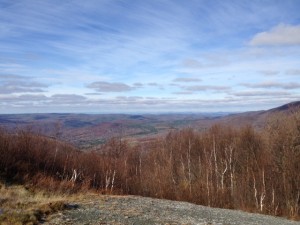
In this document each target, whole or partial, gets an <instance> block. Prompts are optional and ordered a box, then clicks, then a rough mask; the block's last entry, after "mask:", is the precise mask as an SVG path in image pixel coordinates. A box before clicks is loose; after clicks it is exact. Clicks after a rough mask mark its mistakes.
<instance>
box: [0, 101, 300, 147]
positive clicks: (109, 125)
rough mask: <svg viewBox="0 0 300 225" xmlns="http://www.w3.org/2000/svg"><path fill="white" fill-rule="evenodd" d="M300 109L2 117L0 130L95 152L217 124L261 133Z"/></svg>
mask: <svg viewBox="0 0 300 225" xmlns="http://www.w3.org/2000/svg"><path fill="white" fill-rule="evenodd" d="M299 109H300V101H297V102H291V103H288V104H286V105H282V106H280V107H277V108H273V109H269V110H262V111H253V112H244V113H236V114H228V113H198V114H197V113H177V114H176V113H169V114H133V115H127V114H98V115H97V114H69V113H66V114H62V113H45V114H16V115H1V114H0V127H1V126H2V127H5V128H8V129H10V130H11V131H14V130H15V129H23V128H28V129H31V130H33V131H36V132H39V133H41V134H43V135H46V136H50V137H55V138H60V139H61V140H64V141H67V142H70V143H72V144H74V145H76V146H77V147H79V148H91V147H94V146H97V145H99V144H103V143H104V142H106V141H107V140H108V139H110V138H112V137H122V138H126V139H129V140H131V141H144V140H146V141H147V140H149V139H150V138H153V137H156V136H158V135H164V134H166V133H167V132H169V131H171V130H176V129H182V128H185V127H190V128H194V129H196V130H199V131H203V130H206V129H208V128H210V127H211V126H212V125H213V124H216V123H223V124H226V125H230V126H235V127H241V126H245V125H247V124H250V125H253V126H254V127H255V128H258V129H260V128H263V127H264V126H265V124H266V121H267V120H268V118H269V117H270V116H272V115H275V114H276V113H281V114H282V113H283V114H285V113H291V112H295V111H297V110H299Z"/></svg>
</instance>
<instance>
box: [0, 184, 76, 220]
mask: <svg viewBox="0 0 300 225" xmlns="http://www.w3.org/2000/svg"><path fill="white" fill-rule="evenodd" d="M72 199H73V196H71V195H65V196H64V195H61V194H59V195H58V194H50V193H46V192H43V191H37V190H32V189H30V188H26V187H24V186H21V185H11V186H5V185H4V184H3V183H1V182H0V224H3V225H8V224H39V222H40V221H41V220H43V219H44V218H46V216H48V215H50V214H53V213H55V212H58V211H61V210H64V209H66V208H67V206H68V204H67V203H68V202H70V201H72Z"/></svg>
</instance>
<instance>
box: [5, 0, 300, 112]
mask: <svg viewBox="0 0 300 225" xmlns="http://www.w3.org/2000/svg"><path fill="white" fill-rule="evenodd" d="M299 12H300V1H299V0H284V1H283V0H252V1H249V0H188V1H182V0H86V1H82V0H64V1H61V0H43V1H39V0H0V114H6V113H48V112H51V113H61V112H72V113H142V112H145V113H162V112H164V113H165V112H242V111H254V110H264V109H270V108H272V107H277V106H280V105H282V104H285V103H288V102H292V101H298V100H300V13H299Z"/></svg>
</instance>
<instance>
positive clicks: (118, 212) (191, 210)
mask: <svg viewBox="0 0 300 225" xmlns="http://www.w3.org/2000/svg"><path fill="white" fill-rule="evenodd" d="M69 208H71V209H70V210H66V211H63V212H60V213H57V214H54V215H52V216H51V217H49V218H48V219H47V221H45V222H44V224H45V225H58V224H75V225H76V224H78V225H79V224H80V225H82V224H86V225H87V224H103V225H104V224H107V225H108V224H114V225H119V224H126V225H133V224H136V225H140V224H141V225H142V224H143V225H150V224H161V225H175V224H186V225H187V224H190V225H191V224H198V225H285V224H287V225H288V224H290V225H293V224H294V225H296V224H298V225H300V222H297V221H291V220H287V219H284V218H278V217H272V216H266V215H260V214H253V213H245V212H241V211H237V210H227V209H217V208H209V207H204V206H199V205H195V204H191V203H186V202H178V201H169V200H160V199H153V198H144V197H138V196H97V195H91V196H89V197H87V198H85V199H83V200H80V201H78V202H74V203H72V204H70V207H69Z"/></svg>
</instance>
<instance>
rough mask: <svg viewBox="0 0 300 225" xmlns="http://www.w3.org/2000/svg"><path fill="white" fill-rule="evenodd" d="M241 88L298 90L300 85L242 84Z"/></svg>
mask: <svg viewBox="0 0 300 225" xmlns="http://www.w3.org/2000/svg"><path fill="white" fill-rule="evenodd" d="M241 85H242V86H245V87H249V88H265V89H267V88H280V89H298V88H300V83H298V82H290V83H279V82H272V81H271V82H264V83H256V84H254V83H244V84H241Z"/></svg>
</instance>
